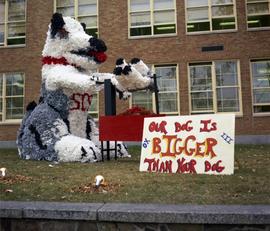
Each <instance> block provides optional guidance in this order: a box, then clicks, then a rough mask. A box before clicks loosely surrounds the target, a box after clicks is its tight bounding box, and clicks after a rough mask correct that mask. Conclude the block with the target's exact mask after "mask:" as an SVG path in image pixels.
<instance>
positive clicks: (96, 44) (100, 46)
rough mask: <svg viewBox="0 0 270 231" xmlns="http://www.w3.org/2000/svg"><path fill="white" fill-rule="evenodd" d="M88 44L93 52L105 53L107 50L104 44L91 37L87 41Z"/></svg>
mask: <svg viewBox="0 0 270 231" xmlns="http://www.w3.org/2000/svg"><path fill="white" fill-rule="evenodd" d="M89 42H90V45H91V47H93V49H94V50H95V51H98V52H100V51H101V52H105V51H106V50H107V46H106V45H105V42H104V41H103V40H101V39H97V38H95V37H92V38H90V39H89Z"/></svg>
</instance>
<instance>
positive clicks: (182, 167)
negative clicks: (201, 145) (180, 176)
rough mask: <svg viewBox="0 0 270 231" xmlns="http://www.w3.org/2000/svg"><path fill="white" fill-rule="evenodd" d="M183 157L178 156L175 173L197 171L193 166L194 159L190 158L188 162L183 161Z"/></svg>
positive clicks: (194, 163)
mask: <svg viewBox="0 0 270 231" xmlns="http://www.w3.org/2000/svg"><path fill="white" fill-rule="evenodd" d="M185 161H186V159H185V158H180V159H178V160H177V164H178V168H177V171H176V172H177V173H197V172H196V169H195V166H196V164H197V162H196V160H193V159H192V160H191V161H190V162H185Z"/></svg>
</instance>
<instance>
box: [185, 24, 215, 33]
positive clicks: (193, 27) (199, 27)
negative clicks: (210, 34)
mask: <svg viewBox="0 0 270 231" xmlns="http://www.w3.org/2000/svg"><path fill="white" fill-rule="evenodd" d="M209 30H210V23H209V22H197V23H188V24H187V31H188V32H195V31H209Z"/></svg>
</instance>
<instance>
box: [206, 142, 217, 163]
mask: <svg viewBox="0 0 270 231" xmlns="http://www.w3.org/2000/svg"><path fill="white" fill-rule="evenodd" d="M216 145H217V140H216V139H214V138H207V139H206V140H205V156H209V154H210V155H211V157H210V158H211V159H212V158H213V157H215V156H217V154H216V153H215V152H214V150H213V147H214V146H216Z"/></svg>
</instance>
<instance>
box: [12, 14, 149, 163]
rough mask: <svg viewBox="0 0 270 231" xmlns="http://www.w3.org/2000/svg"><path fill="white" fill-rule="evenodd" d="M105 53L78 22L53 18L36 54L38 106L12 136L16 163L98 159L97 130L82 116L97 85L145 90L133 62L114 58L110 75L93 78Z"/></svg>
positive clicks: (30, 108)
mask: <svg viewBox="0 0 270 231" xmlns="http://www.w3.org/2000/svg"><path fill="white" fill-rule="evenodd" d="M106 50H107V47H106V45H105V43H104V42H103V41H102V40H100V39H96V38H94V37H92V36H89V35H88V34H86V33H85V31H84V27H83V25H81V24H80V23H79V22H78V21H76V20H74V19H72V18H70V17H62V15H61V14H58V13H55V14H54V15H53V17H52V20H51V24H50V25H49V30H48V33H47V39H46V43H45V46H44V49H43V53H42V56H43V59H42V62H43V67H42V85H41V97H40V102H39V104H38V105H36V104H35V103H34V102H32V103H30V104H29V105H28V106H27V111H26V114H25V116H24V118H23V121H22V124H21V127H20V129H19V131H18V137H17V145H18V150H19V155H20V157H21V158H23V159H33V160H47V161H62V162H71V161H81V162H96V161H98V160H100V159H101V151H100V143H99V140H98V138H97V135H98V128H97V127H95V123H93V121H92V119H91V118H89V115H88V112H87V111H88V109H89V107H90V105H91V100H92V95H93V93H96V92H98V91H100V90H101V89H102V87H100V86H101V85H100V84H97V82H98V83H100V82H102V81H104V80H105V79H108V78H109V79H111V81H112V83H113V84H114V85H115V86H116V88H117V89H118V91H120V92H122V96H123V95H125V96H128V95H129V93H128V90H131V89H132V90H136V88H142V87H148V86H149V85H151V76H150V74H149V69H148V68H147V66H146V65H145V64H144V63H143V62H142V61H140V60H139V59H138V60H135V61H136V62H134V63H132V64H130V65H129V64H127V63H125V61H124V60H123V59H119V60H118V61H117V66H116V69H115V71H114V74H110V73H94V71H95V70H97V68H98V66H99V65H100V64H101V63H102V62H104V61H105V60H106V55H105V52H106ZM136 64H137V66H138V67H139V68H138V67H137V69H138V70H137V69H136V67H135V66H134V65H136ZM142 70H143V71H142ZM128 79H129V81H128ZM121 145H122V144H120V147H119V150H120V149H121V148H122V147H121ZM122 150H123V149H122ZM124 155H128V153H127V152H126V153H124Z"/></svg>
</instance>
